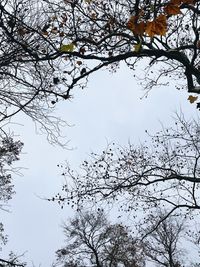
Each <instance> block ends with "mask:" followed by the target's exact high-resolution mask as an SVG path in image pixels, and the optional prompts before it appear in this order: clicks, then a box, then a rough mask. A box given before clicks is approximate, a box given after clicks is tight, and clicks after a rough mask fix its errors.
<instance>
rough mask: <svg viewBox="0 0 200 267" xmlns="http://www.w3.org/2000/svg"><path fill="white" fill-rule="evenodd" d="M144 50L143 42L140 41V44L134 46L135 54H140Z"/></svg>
mask: <svg viewBox="0 0 200 267" xmlns="http://www.w3.org/2000/svg"><path fill="white" fill-rule="evenodd" d="M141 48H142V42H141V41H140V42H139V43H138V44H136V45H134V51H135V52H140V50H141Z"/></svg>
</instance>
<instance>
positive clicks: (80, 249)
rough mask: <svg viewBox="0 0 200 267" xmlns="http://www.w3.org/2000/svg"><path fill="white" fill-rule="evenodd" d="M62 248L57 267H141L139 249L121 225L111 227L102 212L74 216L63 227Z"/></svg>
mask: <svg viewBox="0 0 200 267" xmlns="http://www.w3.org/2000/svg"><path fill="white" fill-rule="evenodd" d="M64 234H65V237H66V245H65V246H64V247H63V248H62V249H59V250H58V251H57V264H58V265H59V264H61V266H66V267H67V266H70V267H71V266H73V267H75V266H77V267H78V266H82V267H84V266H96V267H117V266H124V267H141V266H144V260H143V259H142V253H141V254H140V253H139V252H141V250H140V248H139V246H137V245H136V239H134V238H133V237H132V236H131V234H130V233H129V231H128V228H127V227H125V226H123V225H121V224H111V223H109V222H108V221H107V219H106V217H105V214H104V213H103V212H102V211H99V212H97V213H96V214H92V213H78V214H77V215H76V217H75V218H74V219H72V220H70V222H69V223H68V224H65V225H64Z"/></svg>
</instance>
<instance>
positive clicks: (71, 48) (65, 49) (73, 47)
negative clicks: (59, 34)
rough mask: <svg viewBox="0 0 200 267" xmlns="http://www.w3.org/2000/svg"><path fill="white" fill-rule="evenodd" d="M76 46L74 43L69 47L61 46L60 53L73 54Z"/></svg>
mask: <svg viewBox="0 0 200 267" xmlns="http://www.w3.org/2000/svg"><path fill="white" fill-rule="evenodd" d="M74 49H75V45H74V44H73V43H71V44H67V45H61V47H60V52H73V51H74Z"/></svg>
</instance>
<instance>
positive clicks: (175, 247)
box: [142, 211, 189, 267]
mask: <svg viewBox="0 0 200 267" xmlns="http://www.w3.org/2000/svg"><path fill="white" fill-rule="evenodd" d="M163 217H165V212H163V211H162V212H161V211H158V212H157V213H155V214H154V215H150V216H149V218H148V219H149V221H148V227H146V228H145V229H143V232H144V233H143V234H146V238H144V239H143V241H142V243H143V244H142V246H143V252H144V254H145V255H146V257H147V259H148V260H150V261H152V262H153V263H156V264H157V265H158V266H164V267H181V266H186V265H187V263H186V262H185V261H184V257H183V256H184V252H186V251H187V245H186V243H185V242H186V241H187V240H186V238H184V235H185V233H186V229H185V228H186V222H185V219H184V218H183V219H181V218H180V217H179V216H169V217H168V218H167V219H165V220H162V219H163ZM157 222H161V223H160V224H159V225H158V227H157V228H156V229H155V228H154V227H155V224H156V223H157ZM151 230H152V231H151ZM188 244H189V242H188ZM184 250H185V251H184Z"/></svg>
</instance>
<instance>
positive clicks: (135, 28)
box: [127, 16, 145, 35]
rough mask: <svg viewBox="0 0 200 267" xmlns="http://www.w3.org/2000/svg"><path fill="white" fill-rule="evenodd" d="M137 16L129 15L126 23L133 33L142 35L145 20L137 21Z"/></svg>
mask: <svg viewBox="0 0 200 267" xmlns="http://www.w3.org/2000/svg"><path fill="white" fill-rule="evenodd" d="M137 20H138V17H136V16H131V17H130V19H129V21H128V23H127V27H128V29H129V30H131V31H132V32H133V33H134V34H136V35H143V34H144V31H145V22H144V21H141V22H139V23H138V21H137Z"/></svg>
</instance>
